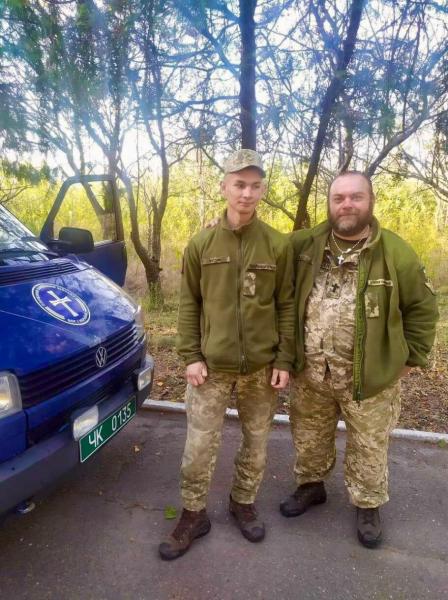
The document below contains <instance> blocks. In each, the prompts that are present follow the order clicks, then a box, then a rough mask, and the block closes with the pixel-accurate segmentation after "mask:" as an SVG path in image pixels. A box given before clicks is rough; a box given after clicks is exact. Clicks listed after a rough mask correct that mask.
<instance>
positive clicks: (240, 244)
mask: <svg viewBox="0 0 448 600" xmlns="http://www.w3.org/2000/svg"><path fill="white" fill-rule="evenodd" d="M294 315H295V313H294V267H293V260H292V247H291V244H290V242H289V239H288V237H287V236H286V235H284V234H281V233H279V232H278V231H276V230H275V229H273V228H272V227H269V225H266V223H263V222H262V221H260V220H259V219H258V218H257V217H256V216H255V217H254V218H253V219H252V220H251V222H250V223H248V224H247V225H245V226H242V227H240V228H239V229H236V230H232V229H231V228H230V226H229V224H228V221H227V217H226V213H224V216H223V218H222V219H221V221H220V223H219V224H218V225H216V226H215V227H211V228H209V229H203V230H202V231H201V232H200V233H198V234H197V235H195V236H194V237H193V238H192V239H191V240H190V242H189V244H188V246H187V248H186V250H185V254H184V262H183V269H182V283H181V293H180V305H179V319H178V335H177V343H176V347H177V351H178V353H179V354H180V356H181V357H182V358H183V359H184V360H185V363H186V364H187V365H189V364H191V363H194V362H196V361H205V362H206V364H207V365H208V366H209V367H210V368H211V369H214V370H217V371H223V372H228V373H238V374H244V373H252V372H255V371H257V370H258V369H261V368H262V367H265V366H267V365H272V366H273V367H276V368H278V369H281V370H286V371H289V370H292V367H293V364H294V359H295V341H294Z"/></svg>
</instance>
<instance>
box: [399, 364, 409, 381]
mask: <svg viewBox="0 0 448 600" xmlns="http://www.w3.org/2000/svg"><path fill="white" fill-rule="evenodd" d="M411 369H412V367H408V366H407V365H405V366H404V367H403V368H402V369H401V373H400V379H401V378H402V377H406V375H409V373H410V372H411Z"/></svg>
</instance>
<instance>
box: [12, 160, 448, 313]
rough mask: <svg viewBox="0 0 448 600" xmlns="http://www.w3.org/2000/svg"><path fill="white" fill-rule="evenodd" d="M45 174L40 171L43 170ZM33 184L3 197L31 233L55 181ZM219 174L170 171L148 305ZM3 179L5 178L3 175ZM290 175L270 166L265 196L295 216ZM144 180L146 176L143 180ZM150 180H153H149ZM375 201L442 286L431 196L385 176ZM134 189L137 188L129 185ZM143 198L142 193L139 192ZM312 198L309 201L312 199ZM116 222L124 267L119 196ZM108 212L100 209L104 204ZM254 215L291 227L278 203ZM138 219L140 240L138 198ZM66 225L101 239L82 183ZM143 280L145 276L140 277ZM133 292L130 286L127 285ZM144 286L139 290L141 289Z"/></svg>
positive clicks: (217, 202)
mask: <svg viewBox="0 0 448 600" xmlns="http://www.w3.org/2000/svg"><path fill="white" fill-rule="evenodd" d="M45 174H46V173H45ZM34 176H35V179H34V180H33V181H34V182H35V183H34V185H33V187H32V188H31V189H27V190H25V191H24V192H23V194H22V195H21V196H20V197H19V198H18V199H16V200H13V201H11V202H8V207H9V208H10V210H12V211H13V212H14V213H15V214H16V215H17V216H18V217H19V218H20V219H21V220H22V221H23V222H24V223H25V224H26V225H27V226H28V227H29V228H30V229H31V230H32V231H33V232H34V233H36V234H38V233H39V232H40V229H41V227H42V225H43V222H44V220H45V217H46V215H47V214H48V211H49V210H50V207H51V205H52V203H53V201H54V198H55V195H56V192H57V189H58V187H59V185H60V182H58V183H57V184H54V185H51V183H49V182H48V180H47V179H46V178H45V177H44V175H42V176H41V175H39V173H38V172H37V173H36V174H33V173H32V172H31V174H30V176H29V179H32V177H34ZM220 177H221V176H220V174H219V172H218V171H217V170H216V168H214V167H212V166H210V165H204V166H203V168H202V171H201V172H200V171H199V170H198V166H197V164H196V163H194V162H191V161H188V160H184V161H183V162H181V163H179V165H177V166H176V167H175V168H173V170H172V176H171V187H170V196H169V199H168V205H167V209H166V213H165V218H164V221H163V229H162V268H163V271H162V289H161V288H160V287H159V286H155V287H153V288H152V289H151V290H148V292H147V293H146V296H145V297H144V298H143V300H142V302H143V304H144V305H145V308H146V309H147V310H148V311H151V312H154V311H159V310H161V309H164V307H165V305H164V300H163V294H162V290H163V292H164V294H165V295H167V294H168V295H170V294H176V291H177V289H178V285H179V277H180V267H181V262H182V254H183V250H184V248H185V246H186V244H187V243H188V240H189V239H190V238H191V237H192V236H193V235H194V234H195V233H197V232H198V231H200V230H201V228H202V227H203V226H204V225H205V224H206V223H207V222H208V221H210V220H211V219H213V218H214V217H216V216H219V215H220V214H221V213H222V211H223V209H224V206H225V204H224V201H223V199H222V198H221V194H220V192H219V181H220ZM6 180H8V178H6ZM292 180H293V176H292V174H289V173H288V172H287V171H286V170H285V169H283V168H282V166H281V165H276V166H275V168H274V169H273V172H272V175H271V177H270V179H269V180H268V193H269V199H270V200H271V201H272V202H273V203H275V204H276V205H281V206H283V207H284V208H285V209H286V210H287V211H289V212H290V213H292V214H294V212H295V209H296V205H297V190H296V188H295V186H294V184H293V183H292ZM146 183H147V182H146ZM153 185H154V186H155V185H156V182H154V183H153ZM375 189H376V192H377V202H376V207H375V214H376V216H377V217H378V219H379V220H380V222H381V224H382V226H383V227H387V228H388V229H391V230H392V231H395V232H396V233H398V234H399V235H400V236H402V237H403V238H404V239H406V240H407V241H408V242H409V243H410V244H411V245H412V247H413V248H414V249H415V251H416V252H417V254H418V255H419V256H420V257H421V259H422V262H423V263H424V264H425V265H426V268H427V271H428V273H429V275H430V277H431V278H433V280H434V283H435V285H436V287H437V288H440V287H441V286H448V257H447V251H446V248H447V246H448V232H446V230H444V229H442V230H439V229H438V227H437V222H436V209H437V206H436V201H435V198H434V195H433V194H432V192H430V191H429V190H428V189H427V188H425V189H422V188H421V187H420V186H419V184H417V183H415V182H414V181H412V180H401V181H394V180H392V179H391V178H388V177H383V176H382V177H378V178H377V179H376V180H375ZM94 190H95V192H96V195H97V197H98V199H99V200H100V203H101V204H102V207H103V208H106V209H107V207H108V206H109V196H108V193H107V188H103V187H102V186H101V185H100V184H98V185H96V186H95V187H94ZM136 191H137V190H136ZM140 197H141V198H142V197H143V193H140ZM312 200H314V199H313V198H312ZM121 206H122V212H123V223H124V230H125V235H126V237H127V248H128V259H129V263H130V269H131V270H132V269H133V268H135V267H133V265H138V264H139V259H138V257H137V255H136V253H135V250H134V248H133V245H132V242H131V241H130V239H129V235H130V218H129V210H128V207H127V204H126V202H125V199H124V196H123V197H122V201H121ZM309 209H310V213H311V217H312V225H314V224H315V223H317V222H320V221H322V220H323V219H325V218H326V198H325V197H324V196H323V195H318V196H317V198H316V201H315V203H314V202H313V201H312V202H311V204H310V207H309ZM106 212H107V210H106ZM258 213H259V215H260V217H261V218H262V219H263V220H265V221H266V222H267V223H269V224H270V225H272V226H273V227H275V228H277V229H279V230H280V231H283V232H288V231H291V229H292V221H291V219H290V218H289V217H288V216H287V215H286V214H285V213H284V212H282V210H280V209H279V208H274V207H273V206H270V205H268V204H266V203H261V204H260V206H259V208H258ZM138 221H139V225H140V234H141V239H142V241H143V243H145V240H146V241H147V240H148V230H149V223H148V213H147V210H146V207H145V204H144V202H143V201H142V200H140V202H139V206H138ZM62 225H73V226H78V227H85V228H87V229H89V230H90V231H92V233H93V235H94V239H95V240H98V241H99V240H101V239H104V237H103V236H104V230H103V227H104V222H103V221H102V219H101V218H100V217H99V216H98V215H97V214H96V213H95V211H94V210H93V208H92V206H91V204H90V202H89V200H88V199H87V197H86V194H85V192H84V190H83V189H82V186H80V185H77V186H72V188H70V191H69V193H68V195H67V197H66V200H65V202H64V203H63V206H62V209H61V211H60V214H59V215H58V218H57V220H56V226H57V228H59V227H60V226H62ZM142 281H143V282H144V276H143V279H142ZM133 292H134V289H133ZM143 293H144V292H143V291H142V292H141V295H143Z"/></svg>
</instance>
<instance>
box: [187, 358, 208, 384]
mask: <svg viewBox="0 0 448 600" xmlns="http://www.w3.org/2000/svg"><path fill="white" fill-rule="evenodd" d="M185 377H186V379H187V382H188V383H191V385H194V386H195V387H197V386H198V385H202V384H203V383H204V381H205V378H206V377H207V365H206V364H205V362H203V361H202V360H200V361H198V362H195V363H191V365H188V366H187V369H186V371H185Z"/></svg>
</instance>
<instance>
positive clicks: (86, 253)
mask: <svg viewBox="0 0 448 600" xmlns="http://www.w3.org/2000/svg"><path fill="white" fill-rule="evenodd" d="M40 239H41V240H42V241H43V242H45V244H47V245H48V246H49V247H50V248H51V249H54V250H56V251H57V252H59V253H62V254H64V253H66V254H68V253H70V254H76V255H77V256H79V258H81V259H82V260H85V261H86V262H88V263H89V264H91V265H92V266H93V267H95V268H96V269H98V270H99V271H101V272H102V273H104V274H105V275H107V276H108V277H110V279H112V280H113V281H115V283H117V284H118V285H123V284H124V280H125V277H126V268H127V256H126V245H125V241H124V232H123V220H122V215H121V209H120V201H119V196H118V190H117V184H116V180H115V179H114V178H113V177H111V176H110V175H83V176H79V177H78V176H74V177H69V178H68V179H66V181H64V183H63V184H62V186H61V189H60V190H59V192H58V195H57V196H56V199H55V201H54V204H53V206H52V208H51V210H50V212H49V214H48V216H47V218H46V220H45V223H44V226H43V227H42V231H41V234H40Z"/></svg>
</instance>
